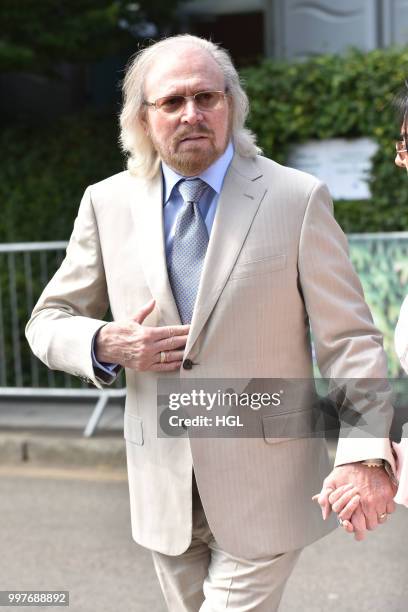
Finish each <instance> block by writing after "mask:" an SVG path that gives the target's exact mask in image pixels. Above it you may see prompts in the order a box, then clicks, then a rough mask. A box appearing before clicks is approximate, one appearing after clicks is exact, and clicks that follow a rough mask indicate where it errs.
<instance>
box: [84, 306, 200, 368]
mask: <svg viewBox="0 0 408 612" xmlns="http://www.w3.org/2000/svg"><path fill="white" fill-rule="evenodd" d="M155 305H156V303H155V301H154V300H150V302H148V303H147V304H145V305H144V306H143V307H142V308H141V309H140V310H139V311H138V312H137V313H136V314H135V316H134V317H133V318H132V319H129V320H126V321H113V322H111V323H107V324H106V325H104V326H103V327H101V328H100V329H99V331H98V333H97V336H96V339H95V356H96V358H97V360H98V361H99V362H100V363H118V364H120V365H121V366H123V367H125V368H130V369H132V370H136V371H139V372H146V371H152V372H169V371H173V370H178V369H179V368H180V366H181V364H182V361H183V354H184V349H185V346H186V342H187V336H188V332H189V329H190V325H165V326H161V327H160V326H157V327H149V326H148V325H143V322H144V320H145V319H146V317H147V316H148V315H149V314H150V313H151V312H153V310H154V307H155Z"/></svg>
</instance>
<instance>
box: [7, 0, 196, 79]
mask: <svg viewBox="0 0 408 612" xmlns="http://www.w3.org/2000/svg"><path fill="white" fill-rule="evenodd" d="M183 1H184V0H139V1H138V2H130V1H126V0H18V2H16V0H0V23H1V33H0V72H6V71H23V70H24V71H30V72H52V69H53V67H54V66H55V64H56V63H58V62H64V61H65V62H74V63H75V62H85V61H92V60H96V59H98V58H100V57H104V56H106V55H109V54H111V53H115V52H117V51H120V50H121V49H125V50H126V49H128V48H129V47H132V48H134V47H135V39H136V40H142V39H144V38H146V37H148V38H155V37H157V36H160V35H162V34H165V33H167V32H169V31H171V29H172V27H174V24H175V21H176V10H177V7H178V5H179V4H180V3H181V2H183Z"/></svg>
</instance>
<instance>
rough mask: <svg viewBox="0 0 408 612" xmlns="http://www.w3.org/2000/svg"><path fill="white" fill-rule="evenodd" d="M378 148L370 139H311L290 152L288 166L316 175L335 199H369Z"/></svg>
mask: <svg viewBox="0 0 408 612" xmlns="http://www.w3.org/2000/svg"><path fill="white" fill-rule="evenodd" d="M377 149H378V144H377V143H376V142H375V141H374V140H372V139H371V138H357V139H355V140H345V139H343V138H332V139H330V140H319V141H313V140H311V141H309V142H306V143H303V144H300V145H296V146H295V147H294V148H293V149H292V151H291V152H290V154H289V158H288V161H287V165H288V166H290V167H291V168H297V169H298V170H303V171H304V172H309V174H313V175H314V176H317V178H319V179H320V180H322V181H323V182H324V183H326V185H327V186H328V188H329V190H330V193H331V195H332V197H333V199H335V200H369V199H370V197H371V193H370V190H369V188H368V183H367V181H368V178H369V177H370V173H371V166H372V164H371V158H372V157H373V155H374V154H375V153H376V151H377Z"/></svg>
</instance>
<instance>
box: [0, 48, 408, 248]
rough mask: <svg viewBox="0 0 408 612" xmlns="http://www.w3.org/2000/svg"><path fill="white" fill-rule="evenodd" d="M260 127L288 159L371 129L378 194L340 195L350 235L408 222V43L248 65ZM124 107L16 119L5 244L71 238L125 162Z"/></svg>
mask: <svg viewBox="0 0 408 612" xmlns="http://www.w3.org/2000/svg"><path fill="white" fill-rule="evenodd" d="M242 76H243V78H244V81H245V84H246V87H247V90H248V93H249V96H250V99H251V106H252V110H251V114H250V126H251V128H252V129H253V130H254V131H255V132H256V133H257V134H258V136H259V141H260V144H261V146H262V147H263V149H264V152H265V154H266V155H268V156H270V157H272V158H274V159H276V160H277V161H280V162H283V163H284V162H285V160H286V156H287V152H288V147H289V146H290V145H295V144H296V143H300V142H303V141H306V140H308V139H325V138H332V137H346V138H355V137H358V136H371V137H373V138H375V139H376V140H377V141H378V143H379V145H380V148H379V151H378V153H377V154H376V156H375V158H374V168H373V177H372V180H371V190H372V194H373V195H372V199H371V200H369V201H362V202H341V203H340V202H339V203H338V205H337V206H336V216H337V218H338V220H339V222H340V223H341V225H342V227H343V228H344V230H345V231H347V232H353V231H354V232H360V231H388V230H406V229H408V206H407V203H406V202H407V196H406V194H407V187H408V185H407V182H406V175H405V173H404V172H403V171H399V170H398V169H396V168H395V166H394V141H395V137H396V134H397V133H398V125H397V121H396V119H395V111H394V109H393V107H392V99H393V97H394V95H395V93H396V92H397V91H398V90H399V89H400V88H401V86H402V84H403V82H404V79H405V78H406V77H407V76H408V50H391V51H383V50H377V51H373V52H371V53H368V54H363V53H361V52H358V51H350V52H349V53H348V54H347V55H346V56H344V57H339V56H320V57H317V58H314V59H312V60H309V61H306V62H302V63H300V62H299V63H292V64H289V63H284V62H272V61H270V60H267V61H264V62H263V63H261V64H260V65H259V66H255V67H252V68H246V69H244V70H243V71H242ZM117 136H118V128H117V118H116V116H115V113H114V112H112V114H111V115H110V116H108V117H101V116H98V115H96V114H92V113H85V114H82V115H79V116H78V115H77V116H72V117H67V118H65V119H62V120H59V121H57V122H55V123H52V124H50V125H48V126H41V127H37V128H35V127H26V126H8V127H7V128H6V129H3V131H2V134H1V136H0V145H1V150H2V163H1V165H0V201H1V210H2V214H1V216H0V242H13V241H20V240H47V239H50V238H54V239H57V238H68V236H69V234H70V230H71V226H72V220H73V218H74V216H75V213H76V210H77V207H78V203H79V199H80V197H81V195H82V193H83V190H84V188H85V187H86V186H87V185H88V184H89V183H92V182H95V181H98V180H100V179H102V178H104V177H106V176H108V175H110V174H113V173H115V172H118V171H120V170H121V169H123V167H124V159H123V157H122V156H121V154H120V151H119V147H118V145H117Z"/></svg>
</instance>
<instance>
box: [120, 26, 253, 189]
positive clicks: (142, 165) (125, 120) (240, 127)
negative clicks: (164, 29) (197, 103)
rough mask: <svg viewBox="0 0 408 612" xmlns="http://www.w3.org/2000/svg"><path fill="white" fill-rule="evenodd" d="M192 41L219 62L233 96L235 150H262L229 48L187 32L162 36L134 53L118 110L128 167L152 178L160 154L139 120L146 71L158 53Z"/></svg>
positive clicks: (244, 153) (246, 153) (247, 152)
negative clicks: (249, 125)
mask: <svg viewBox="0 0 408 612" xmlns="http://www.w3.org/2000/svg"><path fill="white" fill-rule="evenodd" d="M187 44H188V45H193V46H195V47H199V48H200V49H203V50H205V51H207V52H208V53H209V54H210V55H211V57H212V58H213V59H214V60H215V61H216V63H217V64H218V66H219V68H220V70H221V72H222V74H223V75H224V79H225V88H226V91H227V92H228V93H229V95H230V96H231V100H232V139H233V143H234V147H235V150H236V151H237V152H238V153H239V154H240V155H242V156H244V157H255V155H257V154H258V153H260V152H261V149H260V148H259V147H258V146H257V144H256V137H255V135H254V134H253V133H252V132H251V131H250V130H248V129H247V128H246V127H245V120H246V118H247V115H248V111H249V102H248V96H247V95H246V93H245V91H244V90H243V88H242V86H241V83H240V79H239V76H238V73H237V71H236V69H235V67H234V65H233V63H232V60H231V58H230V55H229V54H228V52H227V51H226V50H225V49H223V48H222V47H219V46H218V45H216V44H214V43H213V42H210V41H209V40H206V39H204V38H199V37H198V36H192V35H190V34H180V35H178V36H171V37H169V38H165V39H163V40H161V41H159V42H157V43H154V44H153V45H151V46H150V47H147V48H146V49H143V50H141V51H139V52H138V53H136V54H135V55H134V56H133V58H132V59H131V60H130V63H129V66H128V68H127V70H126V75H125V78H124V81H123V98H124V101H123V107H122V111H121V113H120V128H121V131H120V143H121V146H122V149H123V151H124V152H125V153H127V155H128V169H129V171H130V172H131V173H132V174H134V175H137V176H141V177H145V178H152V177H153V176H154V175H155V174H156V172H157V171H158V168H159V162H160V160H159V158H158V155H157V152H156V150H155V148H154V146H153V143H152V141H151V140H150V137H149V136H148V134H146V132H145V130H144V129H143V125H142V122H141V117H142V112H143V110H144V109H143V101H144V91H143V88H144V82H145V77H146V74H147V72H148V70H149V68H150V67H151V66H152V64H153V62H154V61H155V60H156V59H157V57H158V55H159V54H162V53H163V54H165V53H167V54H168V53H170V52H174V50H177V47H179V46H180V45H183V46H185V45H187Z"/></svg>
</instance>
